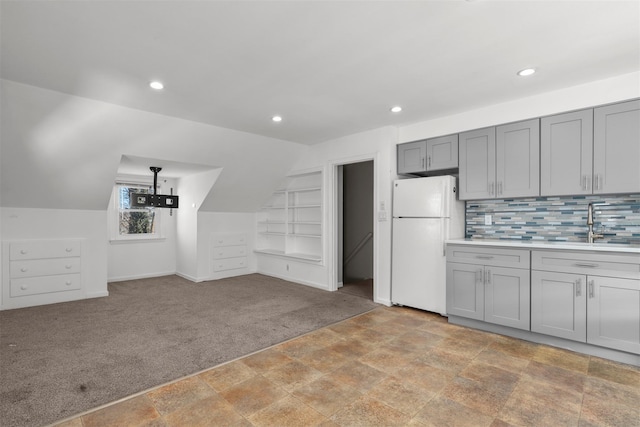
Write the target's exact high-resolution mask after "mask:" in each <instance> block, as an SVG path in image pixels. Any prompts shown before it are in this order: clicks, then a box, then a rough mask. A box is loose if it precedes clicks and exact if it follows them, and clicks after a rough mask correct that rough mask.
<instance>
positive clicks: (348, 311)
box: [0, 274, 377, 427]
mask: <svg viewBox="0 0 640 427" xmlns="http://www.w3.org/2000/svg"><path fill="white" fill-rule="evenodd" d="M109 293H110V296H109V297H106V298H97V299H90V300H83V301H74V302H67V303H61V304H52V305H47V306H40V307H30V308H24V309H18V310H8V311H2V312H0V420H1V421H0V423H1V424H2V426H6V427H9V426H42V425H46V424H48V423H52V422H54V421H57V420H61V419H64V418H67V417H69V416H71V415H74V414H77V413H80V412H83V411H86V410H88V409H91V408H93V407H96V406H99V405H102V404H105V403H108V402H112V401H114V400H117V399H120V398H122V397H125V396H128V395H130V394H133V393H136V392H139V391H142V390H146V389H148V388H151V387H154V386H157V385H160V384H162V383H165V382H167V381H171V380H173V379H176V378H179V377H181V376H184V375H188V374H192V373H195V372H198V371H201V370H203V369H207V368H210V367H213V366H215V365H217V364H220V363H222V362H225V361H229V360H232V359H234V358H237V357H240V356H242V355H246V354H249V353H251V352H254V351H257V350H260V349H263V348H266V347H268V346H271V345H273V344H276V343H279V342H282V341H285V340H287V339H290V338H294V337H296V336H299V335H301V334H304V333H307V332H309V331H312V330H314V329H317V328H320V327H323V326H326V325H329V324H332V323H335V322H337V321H340V320H343V319H346V318H349V317H352V316H354V315H357V314H360V313H363V312H366V311H369V310H371V309H373V308H375V307H376V306H377V305H376V304H375V303H373V302H372V301H368V300H366V299H364V298H359V297H356V296H352V295H348V294H344V293H340V292H325V291H322V290H319V289H314V288H311V287H307V286H303V285H297V284H294V283H290V282H286V281H284V280H279V279H275V278H271V277H267V276H262V275H259V274H252V275H247V276H241V277H236V278H230V279H222V280H216V281H210V282H202V283H193V282H189V281H188V280H184V279H182V278H180V277H178V276H167V277H161V278H154V279H142V280H135V281H127V282H119V283H113V284H109Z"/></svg>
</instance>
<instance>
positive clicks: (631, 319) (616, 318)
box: [587, 276, 640, 354]
mask: <svg viewBox="0 0 640 427" xmlns="http://www.w3.org/2000/svg"><path fill="white" fill-rule="evenodd" d="M587 280H588V292H589V296H588V299H587V342H588V343H591V344H595V345H601V346H603V347H609V348H615V349H617V350H622V351H627V352H630V353H635V354H640V280H635V279H617V278H610V277H596V276H587Z"/></svg>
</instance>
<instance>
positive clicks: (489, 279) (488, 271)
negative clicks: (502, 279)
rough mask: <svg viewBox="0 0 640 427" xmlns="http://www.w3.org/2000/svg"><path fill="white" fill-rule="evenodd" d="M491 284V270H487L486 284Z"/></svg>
mask: <svg viewBox="0 0 640 427" xmlns="http://www.w3.org/2000/svg"><path fill="white" fill-rule="evenodd" d="M490 284H491V270H487V285H490Z"/></svg>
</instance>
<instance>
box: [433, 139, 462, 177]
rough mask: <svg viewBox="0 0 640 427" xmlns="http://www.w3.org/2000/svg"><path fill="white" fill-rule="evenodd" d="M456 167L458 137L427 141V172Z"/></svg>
mask: <svg viewBox="0 0 640 427" xmlns="http://www.w3.org/2000/svg"><path fill="white" fill-rule="evenodd" d="M457 167H458V135H448V136H441V137H439V138H431V139H427V170H428V171H434V170H441V169H453V168H457Z"/></svg>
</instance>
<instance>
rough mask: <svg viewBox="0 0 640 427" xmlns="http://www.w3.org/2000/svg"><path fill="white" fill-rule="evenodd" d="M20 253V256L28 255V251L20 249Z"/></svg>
mask: <svg viewBox="0 0 640 427" xmlns="http://www.w3.org/2000/svg"><path fill="white" fill-rule="evenodd" d="M20 253H21V254H22V255H26V254H28V253H29V251H28V250H26V249H21V250H20Z"/></svg>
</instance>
